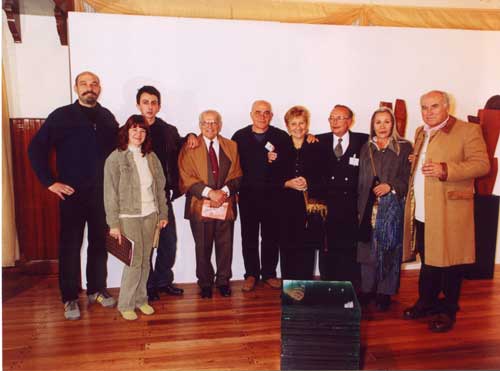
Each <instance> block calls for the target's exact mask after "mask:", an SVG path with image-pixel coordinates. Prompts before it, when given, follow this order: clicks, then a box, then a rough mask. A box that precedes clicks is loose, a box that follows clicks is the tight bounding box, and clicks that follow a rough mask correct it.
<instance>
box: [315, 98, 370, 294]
mask: <svg viewBox="0 0 500 371" xmlns="http://www.w3.org/2000/svg"><path fill="white" fill-rule="evenodd" d="M328 120H329V122H330V128H331V131H332V132H331V133H326V134H321V135H318V139H319V143H320V146H321V147H320V148H321V151H322V154H323V157H324V159H325V162H324V164H325V171H326V178H327V186H326V188H327V189H326V197H327V206H328V216H327V221H326V226H327V244H326V246H325V248H324V249H323V251H320V255H319V269H320V275H321V279H323V280H328V281H351V282H352V284H353V286H354V287H355V288H356V287H357V286H358V285H359V279H360V278H359V277H360V272H359V264H358V263H357V262H356V243H357V225H358V217H357V211H356V207H357V206H356V205H357V189H358V173H359V153H360V151H361V147H362V146H363V144H365V143H366V142H367V140H368V135H367V134H362V133H353V132H352V131H350V130H349V128H350V127H351V125H352V121H353V113H352V111H351V109H350V108H349V107H347V106H343V105H336V106H335V107H334V108H333V110H332V111H331V113H330V117H329V118H328Z"/></svg>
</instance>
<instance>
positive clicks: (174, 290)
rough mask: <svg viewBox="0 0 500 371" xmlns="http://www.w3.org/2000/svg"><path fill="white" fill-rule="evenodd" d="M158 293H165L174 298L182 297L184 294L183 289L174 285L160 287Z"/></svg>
mask: <svg viewBox="0 0 500 371" xmlns="http://www.w3.org/2000/svg"><path fill="white" fill-rule="evenodd" d="M158 291H159V292H164V293H165V294H167V295H172V296H180V295H182V294H184V290H183V289H180V288H178V287H175V286H174V285H167V286H162V287H158Z"/></svg>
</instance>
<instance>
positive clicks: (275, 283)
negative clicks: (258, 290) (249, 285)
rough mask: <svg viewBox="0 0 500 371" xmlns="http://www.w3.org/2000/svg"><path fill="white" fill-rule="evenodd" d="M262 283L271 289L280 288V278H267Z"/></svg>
mask: <svg viewBox="0 0 500 371" xmlns="http://www.w3.org/2000/svg"><path fill="white" fill-rule="evenodd" d="M264 283H265V284H266V285H267V286H269V287H270V288H272V289H275V290H279V289H281V280H280V279H279V278H268V279H267V280H264Z"/></svg>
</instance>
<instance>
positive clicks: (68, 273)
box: [59, 188, 108, 302]
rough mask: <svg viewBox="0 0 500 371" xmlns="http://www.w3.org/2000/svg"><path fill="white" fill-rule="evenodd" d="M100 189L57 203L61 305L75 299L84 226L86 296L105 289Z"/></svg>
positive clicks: (105, 229) (105, 228) (104, 232)
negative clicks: (59, 225)
mask: <svg viewBox="0 0 500 371" xmlns="http://www.w3.org/2000/svg"><path fill="white" fill-rule="evenodd" d="M102 197H103V196H102V188H101V189H99V190H98V189H90V190H77V191H76V192H75V193H74V194H73V195H71V196H66V200H63V201H61V202H60V203H59V212H60V218H61V219H60V220H61V229H60V235H59V236H60V239H59V288H60V290H61V296H62V301H63V302H66V301H69V300H76V299H78V292H79V290H80V250H81V247H82V242H83V231H84V228H85V223H87V224H88V248H87V270H86V273H87V294H93V293H95V292H97V291H100V290H102V289H104V288H106V276H107V268H106V263H107V259H108V254H107V252H106V248H105V236H106V232H107V224H106V217H105V212H104V202H103V198H102Z"/></svg>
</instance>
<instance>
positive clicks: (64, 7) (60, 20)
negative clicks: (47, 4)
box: [54, 0, 75, 45]
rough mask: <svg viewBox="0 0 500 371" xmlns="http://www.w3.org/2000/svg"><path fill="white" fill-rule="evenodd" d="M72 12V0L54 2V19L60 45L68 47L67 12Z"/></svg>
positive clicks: (73, 8) (56, 0) (73, 4)
mask: <svg viewBox="0 0 500 371" xmlns="http://www.w3.org/2000/svg"><path fill="white" fill-rule="evenodd" d="M73 10H75V2H74V0H54V17H56V27H57V33H58V34H59V40H60V41H61V45H68V12H71V11H73Z"/></svg>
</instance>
